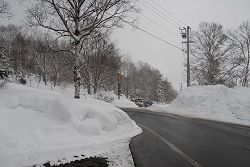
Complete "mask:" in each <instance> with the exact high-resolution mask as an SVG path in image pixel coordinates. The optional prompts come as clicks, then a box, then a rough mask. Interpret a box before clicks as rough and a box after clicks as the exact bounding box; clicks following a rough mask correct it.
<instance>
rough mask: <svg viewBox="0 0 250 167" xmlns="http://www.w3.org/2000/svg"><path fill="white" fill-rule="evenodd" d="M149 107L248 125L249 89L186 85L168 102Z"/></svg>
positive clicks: (183, 114)
mask: <svg viewBox="0 0 250 167" xmlns="http://www.w3.org/2000/svg"><path fill="white" fill-rule="evenodd" d="M150 110H153V111H162V112H167V113H173V114H178V115H182V116H186V117H192V118H202V119H208V120H214V121H220V122H227V123H233V124H240V125H246V126H250V88H246V87H242V86H237V87H235V88H233V89H232V88H228V87H226V86H224V85H211V86H194V87H188V88H186V89H184V90H182V91H181V92H179V95H178V96H177V98H176V99H175V100H174V101H173V102H172V103H171V104H170V105H161V106H153V107H151V108H150Z"/></svg>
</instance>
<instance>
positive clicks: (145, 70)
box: [0, 25, 177, 103]
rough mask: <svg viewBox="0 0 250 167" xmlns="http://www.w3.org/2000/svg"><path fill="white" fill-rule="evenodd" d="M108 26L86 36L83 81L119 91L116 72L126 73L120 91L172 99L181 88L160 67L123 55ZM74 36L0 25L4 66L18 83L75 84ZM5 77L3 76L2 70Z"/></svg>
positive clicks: (1, 63)
mask: <svg viewBox="0 0 250 167" xmlns="http://www.w3.org/2000/svg"><path fill="white" fill-rule="evenodd" d="M110 34H111V33H110V31H105V32H101V31H94V32H93V33H92V34H91V35H90V36H88V37H86V38H85V39H84V42H83V43H82V45H81V47H82V48H83V49H81V52H80V75H81V77H82V79H81V85H82V87H84V88H86V89H87V91H88V93H89V94H95V93H97V92H98V91H100V90H104V91H110V90H114V91H115V92H116V93H117V74H118V72H119V71H120V72H121V74H122V77H121V82H122V94H124V95H126V96H127V97H130V95H134V96H135V97H136V98H142V99H144V100H147V101H155V102H162V103H169V102H171V101H172V100H173V99H175V98H176V96H177V92H176V91H175V90H174V89H173V87H172V85H171V83H170V82H169V81H168V80H167V78H164V77H163V75H162V74H161V73H160V71H159V70H158V69H155V68H153V67H151V66H150V65H149V64H147V63H142V62H138V63H137V64H134V63H133V62H132V61H130V60H129V61H128V59H124V56H123V55H122V54H121V52H120V50H119V49H118V48H117V47H116V45H115V44H114V42H112V41H111V40H110ZM73 48H74V46H73V45H72V43H70V41H65V40H57V41H56V42H55V41H54V40H53V38H52V37H51V35H50V34H49V33H44V32H43V33H42V32H39V31H36V30H34V29H29V30H28V29H27V27H18V26H15V25H8V26H0V49H1V50H0V66H1V69H4V70H6V71H7V72H8V73H9V76H10V78H11V79H12V80H13V81H14V82H20V80H21V78H25V79H26V80H27V83H29V82H30V80H31V78H32V80H35V81H36V82H37V83H38V84H40V83H43V84H45V85H48V81H50V83H53V85H54V86H56V85H57V86H61V87H62V88H64V87H66V86H67V85H69V84H73V83H74V74H73V69H74V59H73V57H72V49H73ZM1 76H3V77H4V76H5V75H1ZM33 82H34V81H33Z"/></svg>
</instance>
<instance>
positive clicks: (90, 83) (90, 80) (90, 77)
mask: <svg viewBox="0 0 250 167" xmlns="http://www.w3.org/2000/svg"><path fill="white" fill-rule="evenodd" d="M88 94H90V95H92V94H93V86H92V74H91V72H90V71H89V87H88Z"/></svg>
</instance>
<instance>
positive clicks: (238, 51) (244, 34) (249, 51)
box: [228, 21, 250, 87]
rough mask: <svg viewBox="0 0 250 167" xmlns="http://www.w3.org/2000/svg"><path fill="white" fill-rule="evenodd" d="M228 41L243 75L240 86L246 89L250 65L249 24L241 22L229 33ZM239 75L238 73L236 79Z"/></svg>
mask: <svg viewBox="0 0 250 167" xmlns="http://www.w3.org/2000/svg"><path fill="white" fill-rule="evenodd" d="M228 36H229V39H230V40H231V42H232V45H233V46H234V52H235V56H236V57H237V60H238V61H239V63H240V65H241V67H243V69H242V70H241V73H242V74H243V75H242V76H243V78H242V86H245V87H248V77H249V76H248V75H249V70H250V69H249V65H250V22H249V21H247V22H243V23H242V24H241V25H240V26H239V27H238V28H237V29H236V30H232V31H229V33H228ZM239 74H240V73H238V77H240V78H241V76H239Z"/></svg>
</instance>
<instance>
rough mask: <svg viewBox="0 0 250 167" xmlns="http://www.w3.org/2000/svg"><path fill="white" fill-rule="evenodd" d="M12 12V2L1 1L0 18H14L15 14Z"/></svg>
mask: <svg viewBox="0 0 250 167" xmlns="http://www.w3.org/2000/svg"><path fill="white" fill-rule="evenodd" d="M10 10H11V4H10V2H7V1H5V0H0V17H2V18H8V17H11V16H13V13H12V12H11V11H10Z"/></svg>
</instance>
